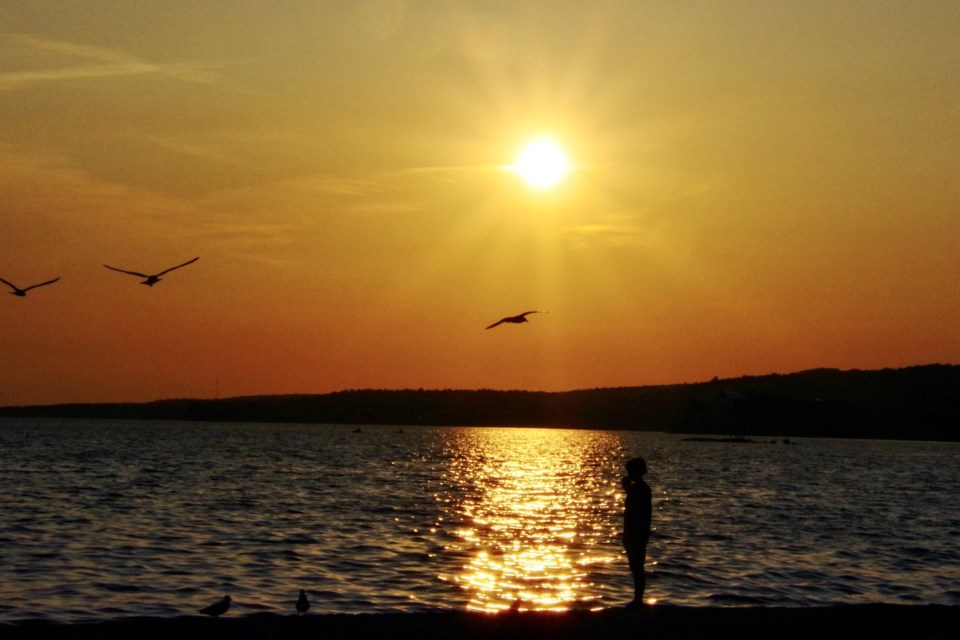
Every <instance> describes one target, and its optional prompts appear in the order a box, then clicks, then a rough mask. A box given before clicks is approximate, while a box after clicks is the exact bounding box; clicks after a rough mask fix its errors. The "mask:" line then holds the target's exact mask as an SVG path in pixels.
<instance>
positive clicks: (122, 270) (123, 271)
mask: <svg viewBox="0 0 960 640" xmlns="http://www.w3.org/2000/svg"><path fill="white" fill-rule="evenodd" d="M103 266H105V267H106V268H107V269H113V270H114V271H119V272H120V273H129V274H130V275H132V276H138V277H140V278H149V277H150V276H148V275H147V274H145V273H140V272H139V271H127V270H126V269H117V268H116V267H111V266H110V265H108V264H105V265H103Z"/></svg>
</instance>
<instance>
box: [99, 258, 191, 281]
mask: <svg viewBox="0 0 960 640" xmlns="http://www.w3.org/2000/svg"><path fill="white" fill-rule="evenodd" d="M199 259H200V256H197V257H196V258H194V259H193V260H187V261H186V262H184V263H183V264H178V265H177V266H175V267H170V268H169V269H164V270H163V271H161V272H160V273H157V274H154V275H152V276H151V275H148V274H146V273H140V272H139V271H127V270H126V269H117V268H116V267H111V266H110V265H108V264H105V265H103V266H105V267H106V268H107V269H112V270H114V271H119V272H120V273H129V274H130V275H132V276H137V277H138V278H146V280H144V281H143V282H141V283H140V284H145V285H147V286H148V287H152V286H153V285H155V284H157V283H158V282H160V276H162V275H164V274H166V273H170V272H171V271H173V270H174V269H179V268H180V267H185V266H187V265H188V264H190V263H192V262H196V261H197V260H199Z"/></svg>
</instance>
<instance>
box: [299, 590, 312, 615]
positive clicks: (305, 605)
mask: <svg viewBox="0 0 960 640" xmlns="http://www.w3.org/2000/svg"><path fill="white" fill-rule="evenodd" d="M309 609H310V601H309V600H307V592H306V591H304V590H303V589H300V597H299V598H297V613H298V614H300V615H303V614H304V613H306V612H307V611H308V610H309Z"/></svg>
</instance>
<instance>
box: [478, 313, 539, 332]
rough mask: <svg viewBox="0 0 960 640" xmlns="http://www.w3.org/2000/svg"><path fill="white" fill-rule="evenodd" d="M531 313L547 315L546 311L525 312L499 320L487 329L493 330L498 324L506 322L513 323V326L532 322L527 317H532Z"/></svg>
mask: <svg viewBox="0 0 960 640" xmlns="http://www.w3.org/2000/svg"><path fill="white" fill-rule="evenodd" d="M531 313H546V311H524V312H523V313H521V314H520V315H518V316H507V317H506V318H501V319H500V320H497V321H496V322H494V323H493V324H492V325H490V326H489V327H487V329H493V328H494V327H495V326H497V325H498V324H503V323H504V322H511V323H513V324H520V323H521V322H530V321H529V320H527V316H528V315H530V314H531Z"/></svg>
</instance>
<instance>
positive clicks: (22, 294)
mask: <svg viewBox="0 0 960 640" xmlns="http://www.w3.org/2000/svg"><path fill="white" fill-rule="evenodd" d="M59 279H60V278H54V279H53V280H47V281H46V282H41V283H40V284H32V285H30V286H29V287H24V288H23V289H21V288H20V287H18V286H17V285H15V284H13V283H12V282H7V281H6V280H4V279H3V278H0V282H2V283H3V284H5V285H7V286H8V287H10V288H11V289H13V291H11V292H10V295H13V296H20V297H21V298H23V297H26V295H27V291H30V289H36V288H37V287H45V286H46V285H48V284H53V283H54V282H56V281H57V280H59Z"/></svg>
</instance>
